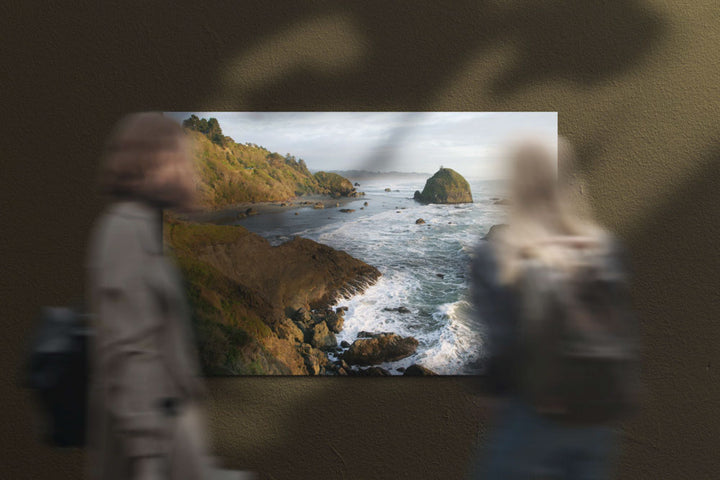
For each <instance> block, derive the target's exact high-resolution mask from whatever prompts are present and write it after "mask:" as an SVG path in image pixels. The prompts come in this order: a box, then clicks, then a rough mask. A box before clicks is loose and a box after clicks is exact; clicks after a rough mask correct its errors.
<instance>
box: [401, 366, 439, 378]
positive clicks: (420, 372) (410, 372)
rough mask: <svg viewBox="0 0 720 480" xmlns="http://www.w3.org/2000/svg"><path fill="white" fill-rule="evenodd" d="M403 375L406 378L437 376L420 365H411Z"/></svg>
mask: <svg viewBox="0 0 720 480" xmlns="http://www.w3.org/2000/svg"><path fill="white" fill-rule="evenodd" d="M403 375H404V376H406V377H429V376H433V375H437V373H435V372H433V371H432V370H430V369H429V368H425V367H423V366H422V365H418V364H417V363H413V364H412V365H410V366H409V367H408V368H407V369H406V370H405V373H403Z"/></svg>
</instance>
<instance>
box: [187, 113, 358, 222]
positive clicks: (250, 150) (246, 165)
mask: <svg viewBox="0 0 720 480" xmlns="http://www.w3.org/2000/svg"><path fill="white" fill-rule="evenodd" d="M183 127H184V128H185V130H186V132H187V133H188V136H189V137H190V138H191V140H192V142H193V160H194V163H195V167H196V172H197V174H198V180H199V185H198V189H199V197H200V198H199V201H200V205H201V206H203V207H205V208H210V209H214V208H220V207H224V206H228V205H233V204H237V203H244V202H273V201H284V200H289V199H291V198H293V197H296V196H301V195H308V194H323V195H333V196H348V195H351V194H353V193H354V188H353V187H352V184H351V183H350V182H349V181H348V180H347V179H345V178H343V177H341V176H340V175H337V174H331V173H325V172H318V173H316V174H315V175H313V174H311V173H310V171H309V170H308V168H307V165H306V164H305V161H304V160H303V159H296V158H295V157H294V156H293V155H290V154H289V153H288V154H286V155H284V156H283V155H281V154H279V153H276V152H271V151H270V150H268V149H266V148H265V147H262V146H258V145H255V144H253V143H245V144H241V143H237V142H235V140H233V139H232V138H231V137H228V136H225V135H224V134H223V132H222V128H221V127H220V124H219V123H218V121H217V119H215V118H211V119H209V120H206V119H204V118H202V119H201V118H198V117H197V116H195V115H192V116H191V117H190V118H188V119H186V120H185V121H184V122H183ZM348 187H349V188H348Z"/></svg>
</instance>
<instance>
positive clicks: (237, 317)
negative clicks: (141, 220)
mask: <svg viewBox="0 0 720 480" xmlns="http://www.w3.org/2000/svg"><path fill="white" fill-rule="evenodd" d="M163 227H164V228H163V235H164V241H165V244H166V248H167V249H168V250H169V253H170V254H171V256H173V257H174V258H175V259H176V261H177V263H178V265H179V267H180V269H181V271H182V276H183V278H184V279H185V282H186V285H185V289H186V294H187V297H188V300H189V302H190V306H191V310H192V315H193V325H194V326H195V333H196V336H197V341H198V345H199V353H200V359H201V363H202V366H203V370H204V372H205V373H206V374H209V375H216V374H221V375H253V374H269V375H305V374H308V373H312V374H318V373H321V372H323V368H324V367H323V363H322V362H327V356H326V355H325V354H324V353H322V352H321V351H320V350H319V349H318V348H315V346H314V345H310V344H311V343H313V342H312V340H311V338H310V336H309V334H310V331H311V328H312V327H313V326H315V324H314V323H313V324H312V325H306V326H304V327H302V328H301V327H298V325H296V324H295V323H293V321H292V320H290V319H289V318H288V317H289V316H293V315H294V312H297V311H298V310H300V309H305V310H310V309H314V308H317V309H322V308H327V307H328V306H329V305H331V304H332V303H333V302H334V301H335V299H336V298H337V297H338V296H339V295H348V294H352V293H357V292H359V291H362V290H363V289H364V288H365V287H366V286H367V285H368V284H370V283H373V282H374V281H375V280H376V279H377V278H378V277H379V276H380V272H379V271H378V270H377V269H375V268H374V267H372V266H370V265H367V264H366V263H364V262H362V261H360V260H357V259H355V258H353V257H351V256H350V255H348V254H347V253H345V252H342V251H337V250H334V249H332V248H330V247H328V246H326V245H322V244H319V243H316V242H313V241H312V240H308V239H305V238H299V237H297V238H295V239H294V240H292V241H290V242H287V243H284V244H282V245H278V246H276V247H273V246H271V245H270V243H269V242H268V241H267V240H265V239H264V238H262V237H261V236H259V235H256V234H254V233H252V232H250V231H248V230H246V229H245V228H243V227H240V226H221V225H212V224H201V223H188V222H182V221H178V220H176V219H174V218H172V216H171V215H167V216H166V221H165V223H164V225H163Z"/></svg>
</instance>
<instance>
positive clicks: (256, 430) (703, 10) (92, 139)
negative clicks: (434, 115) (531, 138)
mask: <svg viewBox="0 0 720 480" xmlns="http://www.w3.org/2000/svg"><path fill="white" fill-rule="evenodd" d="M100 3H101V2H57V1H46V2H41V3H37V2H5V3H4V4H3V6H2V7H1V8H0V31H2V32H4V33H3V35H2V42H1V46H0V55H1V57H0V72H2V83H1V84H0V105H2V109H1V110H0V115H2V117H3V121H2V123H1V125H2V134H1V135H0V152H1V155H2V165H3V167H2V174H0V179H2V188H1V189H0V195H1V196H2V209H0V212H1V213H0V215H1V217H0V218H1V220H2V221H1V222H0V225H2V232H3V233H2V235H0V246H1V249H0V254H2V257H3V263H2V275H0V285H1V288H0V292H2V302H1V303H0V305H2V307H3V309H2V311H3V313H4V314H3V315H2V317H1V318H2V322H3V325H4V332H3V335H2V336H1V338H2V346H3V348H2V350H1V352H2V353H1V354H0V355H1V356H0V360H1V361H2V365H3V366H4V368H3V372H2V374H1V376H0V378H1V379H2V382H1V384H2V395H0V398H1V399H2V401H1V405H2V408H1V409H0V412H2V422H0V439H1V441H2V442H3V448H2V450H1V452H2V453H0V457H1V458H2V462H1V463H0V465H2V467H0V468H1V469H2V471H3V474H2V476H3V477H4V478H14V479H23V478H28V479H30V478H32V479H36V478H54V479H63V478H68V479H69V478H78V476H79V474H80V468H81V460H82V452H78V451H76V452H57V451H53V450H51V449H48V448H46V447H43V446H40V445H39V444H37V443H36V442H35V439H34V436H33V431H32V419H31V416H30V410H29V408H28V401H29V396H28V395H27V393H26V392H23V391H21V390H19V389H18V388H17V387H16V384H15V381H16V372H17V370H18V367H19V364H18V361H19V360H20V358H21V354H22V352H23V347H24V345H23V340H24V339H25V338H26V335H27V333H28V331H29V328H30V325H31V323H32V318H33V316H34V315H35V314H36V313H37V312H38V309H39V307H40V306H41V305H46V304H62V303H66V302H67V301H68V299H70V298H72V297H74V296H77V295H78V293H79V292H81V291H82V286H83V270H82V261H83V256H84V249H85V246H86V240H87V234H88V229H89V228H90V226H91V224H92V222H93V219H94V218H95V216H96V215H97V214H98V213H99V212H100V210H101V208H102V204H101V202H100V200H99V198H98V197H97V196H96V194H95V193H94V191H93V190H92V188H91V185H92V184H93V181H94V176H95V172H96V166H97V161H98V153H99V151H100V149H101V146H102V142H103V140H104V139H105V138H106V136H107V134H108V132H109V129H110V128H111V126H112V125H113V123H114V122H115V121H116V120H117V119H118V118H119V117H120V115H122V114H123V113H125V112H130V111H137V110H149V109H155V110H183V111H203V110H408V111H421V110H494V111H505V110H552V111H558V112H559V119H560V120H559V122H560V125H559V128H560V132H561V133H562V134H563V135H566V136H567V137H568V138H570V140H571V141H572V142H574V144H575V145H576V146H577V148H578V151H579V154H580V163H581V165H580V166H581V170H582V171H583V173H584V174H586V175H587V178H588V183H589V193H588V195H589V196H590V198H591V201H592V204H593V205H594V207H595V208H596V211H597V213H598V215H599V217H600V219H601V220H602V221H603V222H604V223H605V224H607V225H608V226H609V227H611V228H612V229H614V230H615V231H616V232H617V233H618V234H619V235H620V236H621V237H622V239H623V240H625V242H626V243H627V245H628V247H629V250H630V252H631V255H632V260H633V263H634V268H635V281H636V282H635V288H634V292H633V293H634V296H635V300H636V304H637V309H638V312H639V315H640V318H641V321H642V326H643V339H644V344H645V353H644V358H645V380H646V384H647V388H648V396H647V399H646V404H645V407H644V409H643V411H642V413H641V415H639V416H638V417H637V418H635V419H633V420H632V421H630V422H628V423H627V424H626V425H624V426H623V432H624V434H623V437H624V454H623V457H622V460H621V464H620V469H619V470H620V471H619V478H623V479H644V478H647V479H661V478H668V479H683V478H688V479H700V478H714V477H715V476H716V475H717V473H716V472H717V471H718V470H720V456H718V455H717V451H718V432H720V413H719V412H718V408H719V407H720V405H719V403H718V398H720V353H718V352H719V351H720V347H718V338H720V323H719V322H718V321H717V318H718V316H719V314H720V311H719V310H720V298H719V296H718V291H720V281H719V280H718V278H719V276H718V272H720V255H719V254H718V251H717V244H718V238H720V235H719V232H718V222H717V219H718V218H719V217H720V208H719V207H718V206H719V205H720V194H719V192H720V189H718V188H717V185H718V184H720V168H719V164H718V161H720V142H718V138H719V134H720V127H718V124H717V119H718V118H719V117H720V115H719V113H720V87H719V86H718V85H719V82H718V78H719V74H720V49H718V48H717V45H720V11H719V10H718V7H717V2H715V1H714V0H693V1H690V0H682V1H679V0H676V1H663V0H610V1H606V2H576V1H567V2H560V1H558V2H534V1H531V0H515V1H507V2H500V1H490V0H487V1H477V0H460V1H456V2H453V3H452V5H449V4H444V3H442V2H406V3H400V2H398V4H392V5H388V3H389V2H381V1H370V2H368V1H365V2H347V3H337V2H319V1H318V2H304V3H303V4H302V5H301V4H300V2H287V4H282V3H273V4H272V5H271V6H270V5H268V4H267V2H259V1H258V2H252V1H242V2H219V3H217V4H214V5H206V4H205V2H184V1H183V2H168V3H166V4H165V3H164V4H160V3H159V2H130V3H127V2H119V3H118V4H117V5H116V4H115V3H114V2H102V3H103V5H102V6H100V5H99V4H100ZM208 3H209V2H208ZM120 5H122V6H120ZM469 387H470V385H469V384H468V382H467V381H461V380H459V379H455V378H440V379H421V378H418V379H393V380H390V381H388V380H386V379H383V378H378V379H375V378H363V379H351V380H348V379H335V378H243V379H233V380H226V379H216V380H213V381H211V382H210V390H211V394H212V401H211V405H210V407H211V409H210V416H211V417H210V418H211V421H212V427H213V434H214V445H215V448H216V452H217V453H218V454H219V455H221V456H223V457H224V458H226V460H227V462H228V464H229V465H231V466H234V467H237V468H248V469H255V470H258V471H261V472H263V474H264V477H263V478H268V479H282V478H307V479H311V478H312V479H317V478H347V479H350V478H360V479H380V478H388V479H394V478H408V479H416V478H418V479H419V478H422V479H432V478H461V475H462V473H463V471H464V469H465V467H466V465H467V463H468V461H469V459H470V457H471V451H472V448H473V444H474V443H475V442H476V441H478V440H482V437H483V435H484V434H483V433H482V432H484V431H485V427H486V425H487V419H488V417H489V407H488V402H487V401H486V400H485V399H482V398H479V397H476V396H474V395H473V394H472V393H471V392H470V391H469ZM290 472H292V473H290Z"/></svg>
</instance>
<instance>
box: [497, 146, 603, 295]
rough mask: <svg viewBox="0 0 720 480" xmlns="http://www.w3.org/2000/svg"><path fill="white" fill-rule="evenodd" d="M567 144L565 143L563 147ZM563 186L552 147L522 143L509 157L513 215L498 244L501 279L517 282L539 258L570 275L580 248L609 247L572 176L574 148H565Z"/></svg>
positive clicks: (506, 281) (562, 161)
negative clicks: (574, 192)
mask: <svg viewBox="0 0 720 480" xmlns="http://www.w3.org/2000/svg"><path fill="white" fill-rule="evenodd" d="M563 143H565V144H564V145H563ZM560 147H561V148H560V149H559V150H560V154H561V155H563V156H564V158H562V159H561V162H560V163H561V173H562V179H563V181H562V182H559V181H558V178H557V177H558V170H557V169H558V162H557V161H556V158H555V157H554V156H553V155H552V154H551V152H550V150H549V149H548V148H547V146H545V145H543V144H541V143H540V142H538V141H536V140H525V141H523V142H522V143H520V144H518V145H517V146H516V147H515V148H514V150H513V151H512V153H511V155H510V160H511V181H510V195H511V202H510V212H509V221H508V227H507V228H506V229H505V230H504V231H502V232H501V233H500V234H499V235H498V236H497V239H496V240H494V241H493V243H494V247H495V249H496V252H497V253H498V258H499V265H500V280H501V281H502V282H503V283H505V284H510V283H513V282H514V281H515V280H516V279H517V277H518V274H519V273H520V269H521V268H522V265H523V261H524V260H526V259H534V260H537V261H539V262H541V263H543V264H546V265H549V266H552V267H555V268H559V269H563V270H568V269H572V268H574V267H575V266H576V265H577V262H578V258H579V257H578V256H577V255H575V251H576V249H575V248H569V247H577V246H583V247H588V246H589V247H593V248H598V249H604V248H606V243H607V242H606V240H607V235H606V233H605V231H604V230H603V229H602V227H600V226H599V225H598V224H597V223H596V222H595V221H594V220H593V219H592V217H591V216H590V214H589V213H590V212H589V209H588V208H587V206H586V205H584V202H583V200H582V198H581V197H580V195H572V197H573V198H572V199H571V198H570V197H571V191H572V189H574V188H576V187H577V183H576V182H575V181H569V180H568V179H569V178H571V177H572V178H575V177H574V176H573V175H570V174H569V172H570V171H572V163H573V162H574V158H573V157H574V155H573V152H572V148H571V147H570V145H569V143H567V142H565V141H564V140H562V141H561V144H560Z"/></svg>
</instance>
